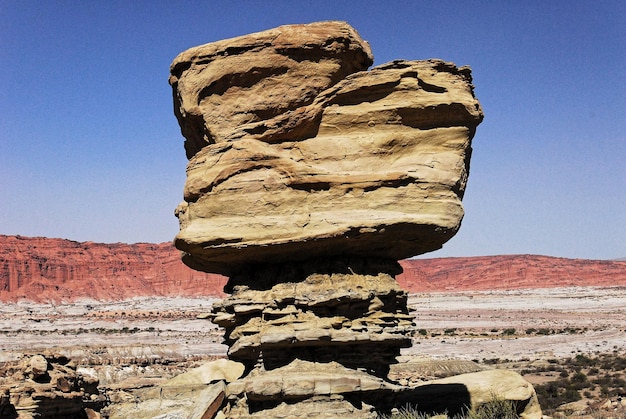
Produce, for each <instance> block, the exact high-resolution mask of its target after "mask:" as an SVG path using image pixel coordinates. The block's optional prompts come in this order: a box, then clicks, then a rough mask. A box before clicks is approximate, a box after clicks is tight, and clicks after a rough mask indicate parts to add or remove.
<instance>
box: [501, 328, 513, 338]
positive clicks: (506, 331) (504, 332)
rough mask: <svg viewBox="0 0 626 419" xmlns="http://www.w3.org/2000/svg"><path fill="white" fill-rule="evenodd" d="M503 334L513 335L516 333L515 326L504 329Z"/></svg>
mask: <svg viewBox="0 0 626 419" xmlns="http://www.w3.org/2000/svg"><path fill="white" fill-rule="evenodd" d="M502 334H503V335H505V336H511V335H514V334H515V329H514V328H509V329H504V330H503V331H502Z"/></svg>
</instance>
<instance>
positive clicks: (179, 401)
mask: <svg viewBox="0 0 626 419" xmlns="http://www.w3.org/2000/svg"><path fill="white" fill-rule="evenodd" d="M243 370H244V366H243V365H242V364H239V363H236V362H232V361H228V360H225V359H220V360H217V361H213V362H208V363H206V364H203V365H201V366H200V367H197V368H194V369H192V370H190V371H187V372H185V373H183V374H180V375H177V376H175V377H174V378H172V379H170V380H168V381H166V382H165V383H163V384H161V385H160V386H157V387H149V388H142V389H137V390H135V391H132V392H131V393H130V394H127V395H126V400H124V397H123V396H119V395H118V396H117V397H118V398H119V399H120V400H119V401H118V402H117V403H113V404H111V405H110V406H107V407H105V408H104V409H103V414H104V415H105V416H106V417H107V418H109V419H125V418H130V417H132V418H135V419H144V418H145V419H150V418H156V417H159V418H188V419H209V418H214V417H215V416H216V414H217V412H218V411H219V410H220V408H221V407H222V403H223V401H224V398H225V395H226V385H227V384H228V383H230V382H233V381H235V380H237V379H238V378H239V377H241V374H242V373H243Z"/></svg>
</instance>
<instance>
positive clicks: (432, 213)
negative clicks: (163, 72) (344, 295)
mask: <svg viewBox="0 0 626 419" xmlns="http://www.w3.org/2000/svg"><path fill="white" fill-rule="evenodd" d="M312 28H313V29H315V31H314V32H315V33H316V34H318V31H319V33H321V31H322V30H324V31H326V33H327V35H326V36H317V37H313V38H312V39H309V38H307V36H308V35H307V34H308V31H309V29H310V28H309V26H308V25H300V26H297V25H296V26H287V27H281V28H277V29H275V30H271V31H269V32H268V33H261V34H254V35H249V36H248V37H240V38H235V40H234V41H236V42H235V45H236V48H234V47H233V48H234V49H233V51H235V52H234V53H233V54H226V53H224V52H223V51H226V50H228V48H230V47H228V46H227V45H228V43H229V42H231V41H228V40H227V41H220V42H218V43H215V44H207V45H205V46H201V47H197V48H195V49H192V50H190V51H187V52H184V53H183V54H181V55H180V56H179V57H177V58H176V60H175V61H174V63H173V64H172V76H171V79H170V82H171V83H172V86H173V88H174V96H175V104H176V106H175V109H176V114H177V116H178V119H179V123H180V125H181V129H182V132H183V134H184V135H185V137H186V138H187V144H189V143H193V144H194V146H189V145H188V146H187V151H188V156H189V157H190V162H189V165H188V168H187V182H186V185H185V193H184V198H185V201H184V202H183V203H182V204H181V205H179V207H178V208H177V211H176V212H177V216H178V218H179V221H180V227H181V231H180V233H179V234H178V236H177V237H176V240H175V244H176V246H177V247H178V248H179V249H181V250H183V251H184V252H185V253H186V255H185V257H184V258H183V260H184V262H185V263H187V264H188V265H189V266H191V267H193V268H195V269H198V270H204V271H207V272H218V273H223V274H227V275H231V274H233V273H234V272H236V271H237V269H239V267H240V266H241V265H242V264H255V263H282V262H285V261H293V260H303V259H310V258H312V257H323V256H328V255H333V256H338V255H346V256H349V255H359V256H362V257H365V256H373V257H378V258H388V259H394V260H398V259H403V258H406V257H410V256H413V255H416V254H420V253H424V252H428V251H432V250H435V249H438V248H439V247H441V245H442V244H443V243H444V242H445V241H447V240H448V239H449V238H450V237H452V236H453V235H454V234H455V233H456V231H457V229H458V228H459V225H460V222H461V219H462V217H463V208H462V205H461V198H462V196H463V192H464V190H465V184H466V181H467V175H468V171H469V157H470V150H471V148H470V142H471V138H472V136H473V134H474V130H475V128H476V126H477V125H478V124H479V123H480V121H481V120H482V110H481V108H480V105H479V103H478V101H477V100H476V99H475V97H474V94H473V90H472V89H473V87H472V85H471V76H470V70H469V69H468V68H466V67H462V68H457V67H456V66H454V65H453V64H451V63H446V62H444V61H441V60H428V61H394V62H391V63H388V64H384V65H382V66H378V67H376V68H374V69H372V70H370V71H359V70H365V68H366V67H367V65H368V64H369V63H370V62H371V58H369V57H370V53H369V49H368V47H367V44H366V43H364V42H363V41H361V40H360V38H359V37H358V34H356V32H355V31H354V30H349V29H347V28H346V25H345V24H341V23H337V22H326V23H319V24H315V25H314V26H312ZM277 33H280V36H278V37H277ZM300 34H301V35H302V36H301V37H300ZM348 34H350V36H349V37H348ZM274 37H277V38H276V39H279V40H281V42H285V40H286V39H288V38H289V39H290V40H291V41H290V45H292V50H290V51H296V50H297V49H300V52H299V53H297V54H295V52H292V54H295V55H296V56H297V57H298V59H297V60H296V59H294V58H293V57H292V58H288V59H287V63H288V64H284V65H283V64H280V63H282V62H283V59H282V58H281V60H278V61H275V60H274V58H273V57H274V54H276V50H277V49H279V50H281V49H282V46H280V45H278V46H275V45H273V44H270V45H266V46H264V47H263V48H260V49H259V47H258V42H259V41H258V40H259V39H264V40H265V39H269V38H272V39H273V38H274ZM328 39H333V40H336V39H344V41H343V42H334V41H333V42H330V41H328ZM329 42H330V43H329ZM298 45H299V46H298ZM346 45H347V46H346ZM359 45H360V47H359ZM310 50H313V51H317V50H322V51H324V54H325V55H323V57H322V58H320V57H319V56H318V55H315V54H313V56H311V57H309V58H306V57H307V54H308V52H309V51H310ZM201 51H206V52H201ZM216 51H217V52H216ZM355 51H356V52H355ZM267 54H270V55H267ZM244 55H245V56H246V57H248V56H249V58H247V60H250V61H251V62H254V63H256V62H257V60H258V61H259V62H260V63H261V62H262V63H263V65H264V66H266V67H268V66H274V67H272V68H274V69H273V70H271V71H270V70H267V71H266V72H265V73H263V72H261V73H258V72H255V71H256V70H253V69H251V68H249V66H243V67H242V64H240V59H241V57H242V56H244ZM327 56H330V57H332V60H331V61H332V62H333V63H334V64H333V65H331V66H330V67H332V68H341V71H339V72H337V73H333V75H332V76H328V75H326V74H327V67H328V65H327V63H326V57H327ZM283 58H284V57H283ZM230 60H233V64H229V63H230ZM292 61H293V63H292ZM339 62H344V64H341V65H339V64H338V63H339ZM231 65H232V66H234V68H241V69H244V70H246V71H237V72H236V74H231V76H229V77H226V76H225V75H224V72H225V71H226V70H225V68H226V69H230V70H229V71H231V72H232V71H235V70H234V69H233V68H232V67H231ZM250 65H252V66H253V67H254V66H256V67H259V66H261V64H250ZM292 66H293V69H292ZM256 67H254V68H256ZM278 69H281V70H280V71H284V73H282V75H281V76H280V77H277V76H276V72H278V71H279V70H278ZM266 73H267V74H266ZM350 73H352V74H350ZM320 75H323V76H320ZM285 77H289V81H287V80H285V79H284V78H285ZM291 77H293V80H292V79H291ZM320 77H321V79H323V82H322V81H320V80H321V79H320ZM216 80H219V82H218V81H216ZM293 83H296V84H297V85H298V86H299V87H298V88H294V87H293V86H292V84H293ZM190 85H193V86H194V87H193V88H190V87H189V86H190ZM309 85H311V86H309ZM304 91H306V92H311V93H306V94H305V93H303V92H304ZM199 92H202V95H200V93H199ZM199 95H200V96H202V97H200V96H199ZM292 97H293V98H299V99H298V100H296V99H292ZM277 101H278V102H279V103H280V104H281V105H280V106H278V105H277ZM260 109H261V110H260ZM267 109H272V110H273V111H272V112H269V111H267ZM248 120H249V121H248ZM191 125H193V127H194V128H190V126H191ZM199 132H202V133H203V134H202V139H201V140H199V139H198V138H199V137H200V134H198V133H199Z"/></svg>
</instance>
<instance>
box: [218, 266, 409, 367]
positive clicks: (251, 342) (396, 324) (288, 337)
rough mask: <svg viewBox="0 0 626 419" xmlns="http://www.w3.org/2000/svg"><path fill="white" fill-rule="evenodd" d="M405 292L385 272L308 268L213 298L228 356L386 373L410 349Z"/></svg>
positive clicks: (271, 364)
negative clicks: (300, 275)
mask: <svg viewBox="0 0 626 419" xmlns="http://www.w3.org/2000/svg"><path fill="white" fill-rule="evenodd" d="M406 302H407V296H406V293H405V292H404V291H402V290H401V289H400V288H399V287H398V285H397V282H396V281H395V280H394V279H393V277H391V276H390V275H388V274H377V275H358V274H311V275H309V276H308V277H307V278H306V279H304V280H303V281H301V282H281V283H277V284H275V285H274V286H272V287H271V288H269V289H266V290H254V289H250V288H249V287H246V286H241V285H239V286H235V287H234V291H233V294H232V296H230V297H228V298H226V299H225V300H222V301H221V302H219V303H216V304H214V306H213V313H214V319H213V321H214V322H215V323H216V324H218V325H219V326H222V327H224V328H225V329H226V332H225V342H226V343H227V344H228V346H229V352H228V355H229V357H230V358H231V359H234V360H237V361H240V362H242V363H244V364H246V365H247V368H248V369H251V368H252V367H253V366H255V365H257V364H258V363H261V364H263V365H264V366H265V367H266V368H268V369H273V368H277V367H280V366H283V365H286V364H288V363H289V362H291V361H293V360H294V359H304V360H308V361H312V362H330V361H337V362H338V363H340V364H342V365H344V366H347V367H350V368H361V369H363V370H366V371H370V372H371V373H373V374H375V375H378V376H380V377H384V376H386V375H387V373H388V371H389V365H390V364H391V363H393V362H395V357H396V356H398V355H399V353H400V348H403V347H409V346H410V344H411V340H410V338H409V337H408V336H409V335H410V332H411V331H412V330H413V326H414V325H413V322H412V320H413V317H412V316H411V315H409V314H408V310H407V306H406Z"/></svg>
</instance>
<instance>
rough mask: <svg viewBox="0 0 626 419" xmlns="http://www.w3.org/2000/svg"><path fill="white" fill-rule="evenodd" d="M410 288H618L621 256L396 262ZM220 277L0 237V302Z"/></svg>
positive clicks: (101, 294)
mask: <svg viewBox="0 0 626 419" xmlns="http://www.w3.org/2000/svg"><path fill="white" fill-rule="evenodd" d="M401 265H402V267H403V268H404V272H403V273H402V274H400V275H399V276H398V278H397V279H398V282H399V283H400V285H401V286H402V287H403V288H405V289H408V290H409V291H410V292H436V291H465V290H496V289H522V288H551V287H564V286H619V285H622V286H626V261H602V260H585V259H563V258H555V257H548V256H534V255H510V256H483V257H466V258H465V257H464V258H439V259H413V260H404V261H402V262H401ZM225 282H226V279H225V278H224V277H221V276H219V275H213V274H206V273H203V272H197V271H194V270H192V269H190V268H188V267H187V266H185V265H184V264H183V263H182V262H181V261H180V253H179V252H178V251H177V250H176V249H174V247H173V246H172V245H171V244H170V243H159V244H151V243H136V244H123V243H114V244H102V243H93V242H85V243H79V242H75V241H70V240H64V239H51V238H45V237H34V238H30V237H22V236H3V235H0V301H16V300H23V299H25V300H32V301H72V300H75V299H79V298H93V299H96V300H104V301H106V300H122V299H127V298H132V297H138V296H193V297H202V296H218V295H223V294H222V289H223V286H224V284H225Z"/></svg>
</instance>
